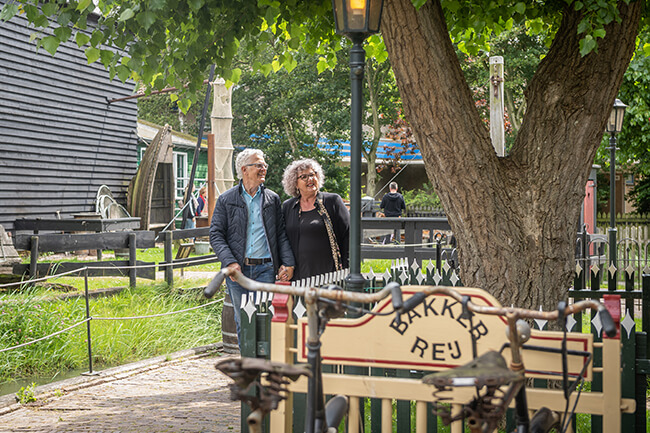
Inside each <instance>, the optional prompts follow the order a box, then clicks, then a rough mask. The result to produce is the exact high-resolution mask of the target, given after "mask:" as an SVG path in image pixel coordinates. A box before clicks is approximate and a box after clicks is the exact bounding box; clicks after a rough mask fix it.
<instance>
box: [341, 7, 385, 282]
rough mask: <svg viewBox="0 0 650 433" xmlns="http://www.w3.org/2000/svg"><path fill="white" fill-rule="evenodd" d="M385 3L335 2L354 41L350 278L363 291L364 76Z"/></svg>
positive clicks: (344, 28) (351, 106)
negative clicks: (366, 43) (368, 47)
mask: <svg viewBox="0 0 650 433" xmlns="http://www.w3.org/2000/svg"><path fill="white" fill-rule="evenodd" d="M383 3H384V1H383V0H332V6H333V9H334V20H335V22H336V32H337V33H339V34H343V35H345V36H347V37H348V38H349V39H350V40H351V41H352V49H351V50H350V80H351V87H352V99H351V104H350V109H351V112H352V115H351V122H350V275H349V276H348V279H347V284H346V286H347V288H348V289H349V290H353V291H362V290H363V286H364V284H365V280H364V278H363V276H362V275H361V125H362V116H361V115H362V112H363V87H362V85H363V74H364V65H365V60H366V53H365V51H364V50H363V47H362V45H363V41H364V40H365V39H366V38H367V37H368V36H370V35H372V34H373V33H377V32H378V31H379V25H380V23H381V12H382V7H383Z"/></svg>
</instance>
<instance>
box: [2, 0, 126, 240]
mask: <svg viewBox="0 0 650 433" xmlns="http://www.w3.org/2000/svg"><path fill="white" fill-rule="evenodd" d="M5 2H6V0H0V7H1V6H2V5H3V4H4V3H5ZM89 30H92V24H91V23H90V22H89ZM32 32H34V29H33V28H31V29H30V28H28V26H27V20H26V19H24V18H23V17H22V16H16V17H14V18H13V19H11V20H10V21H8V22H2V23H1V25H0V224H1V225H3V226H4V228H5V229H6V230H11V229H13V221H14V220H15V219H16V218H21V217H34V218H38V217H40V218H56V217H57V212H58V213H59V214H60V216H61V218H70V217H71V214H74V213H79V212H90V211H94V209H95V205H94V201H95V196H96V194H97V189H98V188H99V187H100V186H101V185H107V186H108V187H109V188H110V189H111V191H112V193H113V196H114V197H115V199H116V200H117V201H118V202H119V203H120V204H122V205H126V190H127V187H128V183H129V181H130V179H131V177H132V176H133V175H134V174H135V171H136V168H137V149H136V148H137V135H136V122H137V103H136V100H135V99H134V100H129V101H124V102H117V103H112V104H108V102H107V101H108V100H109V99H114V98H120V97H124V96H128V95H130V94H132V92H133V88H134V84H133V82H127V83H126V84H122V83H121V82H120V81H119V80H118V79H117V78H116V79H114V80H110V78H109V74H108V72H106V71H105V70H104V67H103V66H102V65H101V64H99V63H94V64H92V65H88V64H87V60H86V58H85V56H84V53H83V49H84V48H86V47H82V48H78V47H77V45H76V44H75V43H74V42H68V43H66V44H62V45H61V46H60V47H59V50H58V52H57V53H56V55H55V56H54V57H52V56H51V55H50V54H49V53H48V52H47V51H45V50H44V49H40V50H38V51H37V50H36V45H35V43H33V42H30V41H29V37H30V34H31V33H32ZM46 33H47V32H46Z"/></svg>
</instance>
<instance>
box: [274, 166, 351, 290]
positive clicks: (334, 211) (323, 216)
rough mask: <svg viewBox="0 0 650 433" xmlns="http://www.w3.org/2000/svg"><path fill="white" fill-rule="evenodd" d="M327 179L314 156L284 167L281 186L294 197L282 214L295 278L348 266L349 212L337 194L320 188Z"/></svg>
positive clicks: (287, 203)
mask: <svg viewBox="0 0 650 433" xmlns="http://www.w3.org/2000/svg"><path fill="white" fill-rule="evenodd" d="M324 181H325V176H324V174H323V169H322V167H321V166H320V164H319V163H318V162H316V161H314V160H313V159H300V160H298V161H294V162H292V163H291V164H289V166H288V167H287V168H286V169H285V170H284V175H283V177H282V186H283V187H284V191H285V192H286V193H287V194H288V195H290V196H292V197H293V198H290V199H289V200H287V201H285V202H284V203H282V213H283V214H284V219H285V221H286V228H287V237H288V238H289V242H290V244H291V249H292V250H293V254H294V256H295V258H296V270H295V272H294V275H293V280H294V281H297V280H301V279H303V278H308V277H311V276H314V275H319V274H323V273H326V272H332V271H336V270H340V269H345V268H347V267H348V251H349V239H350V233H349V232H350V213H349V211H348V209H347V208H346V207H345V204H344V203H343V199H342V198H341V197H340V196H339V195H338V194H334V193H327V192H322V191H320V187H321V185H322V184H323V182H324Z"/></svg>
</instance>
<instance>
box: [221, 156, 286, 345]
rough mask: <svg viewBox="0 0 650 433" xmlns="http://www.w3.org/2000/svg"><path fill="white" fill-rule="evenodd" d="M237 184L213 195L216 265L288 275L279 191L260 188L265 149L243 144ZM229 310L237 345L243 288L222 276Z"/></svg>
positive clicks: (268, 276)
mask: <svg viewBox="0 0 650 433" xmlns="http://www.w3.org/2000/svg"><path fill="white" fill-rule="evenodd" d="M235 168H236V170H237V177H238V178H239V179H240V181H239V184H238V185H235V186H234V187H232V188H230V189H229V190H228V191H226V192H224V193H223V194H221V195H220V196H219V198H218V199H217V204H216V206H215V208H214V215H213V216H212V223H211V225H210V244H211V245H212V249H213V250H214V252H215V254H216V255H217V257H219V260H220V261H221V267H229V268H233V269H237V270H240V271H241V272H242V273H243V274H244V275H245V276H247V277H248V278H251V279H253V280H256V281H260V282H264V283H273V282H275V280H276V273H277V275H278V278H279V279H280V280H282V281H289V280H290V279H291V277H292V276H293V269H294V266H295V261H294V258H293V253H292V252H291V245H290V244H289V240H288V239H287V234H286V232H285V229H284V217H283V216H282V205H281V202H280V197H279V196H278V195H277V194H276V193H274V192H273V191H271V190H270V189H266V188H264V181H265V180H266V170H267V168H268V166H267V165H266V163H265V162H264V153H262V151H261V150H258V149H244V150H243V151H242V152H241V153H240V154H239V155H237V159H236V161H235ZM226 287H227V288H228V292H229V293H230V298H231V299H232V302H233V306H234V310H235V324H236V325H237V337H238V338H239V345H240V347H241V327H240V323H241V320H240V315H241V314H240V306H241V298H242V295H243V294H245V293H248V290H246V289H244V288H243V287H241V286H240V285H239V284H237V283H236V282H235V281H233V280H232V279H230V278H228V279H226Z"/></svg>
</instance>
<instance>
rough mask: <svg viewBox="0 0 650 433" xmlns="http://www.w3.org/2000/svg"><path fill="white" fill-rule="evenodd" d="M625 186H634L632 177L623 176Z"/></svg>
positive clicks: (631, 175)
mask: <svg viewBox="0 0 650 433" xmlns="http://www.w3.org/2000/svg"><path fill="white" fill-rule="evenodd" d="M625 185H628V186H634V175H633V174H628V175H627V176H625Z"/></svg>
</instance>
